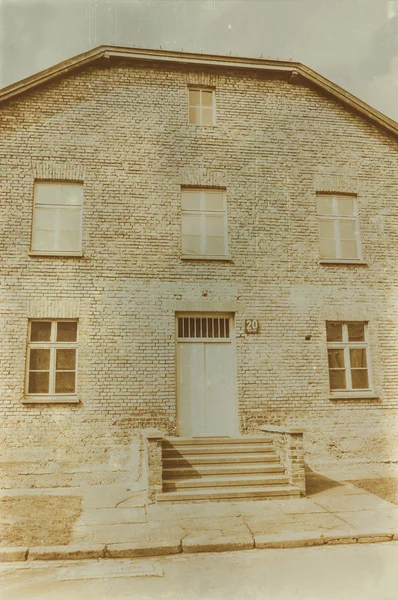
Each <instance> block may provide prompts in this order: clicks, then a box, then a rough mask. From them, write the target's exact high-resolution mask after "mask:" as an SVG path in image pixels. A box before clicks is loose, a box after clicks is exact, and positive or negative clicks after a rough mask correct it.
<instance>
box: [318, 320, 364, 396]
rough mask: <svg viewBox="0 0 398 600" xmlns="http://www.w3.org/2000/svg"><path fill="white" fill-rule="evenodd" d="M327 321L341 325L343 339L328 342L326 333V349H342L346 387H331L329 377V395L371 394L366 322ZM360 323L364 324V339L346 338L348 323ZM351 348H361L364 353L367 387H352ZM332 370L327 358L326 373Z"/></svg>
mask: <svg viewBox="0 0 398 600" xmlns="http://www.w3.org/2000/svg"><path fill="white" fill-rule="evenodd" d="M328 323H336V324H339V325H342V337H343V340H342V341H341V342H329V341H328V340H327V335H326V343H327V350H343V351H344V371H345V381H346V387H345V388H339V389H332V388H331V387H330V378H329V389H330V394H331V396H336V397H337V396H340V397H341V396H347V395H357V396H364V395H366V394H371V393H372V392H373V380H372V366H371V360H370V352H369V329H368V323H366V322H364V321H328ZM354 323H355V324H361V325H363V326H364V337H365V341H363V342H351V341H349V339H348V325H350V324H354ZM352 349H363V350H365V353H366V365H367V367H366V370H367V374H368V387H367V388H353V387H352V377H351V358H350V350H352ZM331 370H333V369H330V367H329V358H328V375H329V372H330V371H331Z"/></svg>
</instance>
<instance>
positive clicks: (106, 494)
mask: <svg viewBox="0 0 398 600" xmlns="http://www.w3.org/2000/svg"><path fill="white" fill-rule="evenodd" d="M383 469H384V471H385V472H384V473H383V472H382V471H383ZM337 477H338V478H339V481H338V480H337ZM396 477H397V472H396V470H395V471H394V470H393V468H392V467H383V466H382V467H380V466H379V467H377V466H375V465H362V466H356V467H350V468H349V469H347V470H346V471H345V472H344V473H342V472H341V469H336V470H331V469H329V470H328V471H327V470H326V469H323V470H322V474H320V473H310V474H309V475H308V480H307V483H308V494H309V495H308V497H306V498H301V499H291V500H267V501H250V502H205V503H191V504H169V505H168V504H159V505H150V506H148V507H145V495H144V493H143V492H139V491H138V492H134V491H133V490H129V489H128V488H127V487H126V486H124V485H109V486H92V487H90V488H87V489H86V490H80V491H78V490H74V491H73V490H70V491H69V490H67V489H64V490H63V492H62V493H63V494H64V495H65V496H67V494H68V492H69V494H70V495H71V496H73V494H75V496H73V497H76V494H78V493H80V494H81V495H82V496H83V503H82V509H83V510H82V512H81V514H80V516H79V518H78V519H77V520H76V521H75V523H74V525H73V528H72V530H71V535H70V539H69V541H68V543H67V544H65V545H59V546H53V545H51V546H36V547H29V548H28V547H26V546H23V547H18V548H3V549H2V550H1V551H0V560H2V561H7V560H26V559H27V560H60V559H67V558H70V559H76V558H105V557H106V558H130V557H137V556H156V555H162V554H176V553H179V552H215V551H229V550H243V549H248V548H289V547H304V546H315V545H323V544H338V543H362V542H365V543H366V542H382V541H390V540H393V539H394V540H398V506H397V505H396V504H393V503H391V502H388V501H386V500H384V499H383V498H381V497H380V495H375V494H373V493H370V492H369V491H367V490H366V489H363V487H368V488H369V485H370V486H372V484H369V482H372V481H373V482H375V484H374V486H375V487H376V488H377V482H378V481H382V480H383V481H387V480H388V481H390V480H391V481H393V482H394V483H395V484H396V482H397V479H395V478H396ZM350 480H351V481H355V482H358V483H357V485H354V483H350ZM364 482H368V484H366V485H365V484H364ZM359 484H361V485H362V487H358V485H359ZM24 492H25V493H27V492H30V493H31V494H32V495H33V493H36V494H39V495H40V493H41V494H43V495H44V494H47V495H48V493H49V490H40V491H38V490H36V491H35V492H34V491H33V490H32V491H31V490H24ZM5 493H6V492H3V495H4V494H5ZM7 493H8V495H10V492H7ZM56 493H61V492H60V490H54V491H52V494H54V495H55V494H56ZM394 493H395V492H394ZM394 497H395V498H396V496H394ZM395 501H396V499H395Z"/></svg>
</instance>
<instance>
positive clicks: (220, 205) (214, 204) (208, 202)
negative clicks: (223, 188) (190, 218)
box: [205, 192, 224, 212]
mask: <svg viewBox="0 0 398 600" xmlns="http://www.w3.org/2000/svg"><path fill="white" fill-rule="evenodd" d="M205 208H206V210H211V211H215V212H224V194H223V193H222V192H206V195H205Z"/></svg>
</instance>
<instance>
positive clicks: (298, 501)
mask: <svg viewBox="0 0 398 600" xmlns="http://www.w3.org/2000/svg"><path fill="white" fill-rule="evenodd" d="M278 508H279V511H280V512H281V513H283V514H294V513H308V514H311V513H319V512H325V509H324V508H323V507H322V506H320V505H319V504H317V502H315V501H314V500H312V499H310V498H292V499H291V500H285V501H283V502H281V503H280V504H279V505H278Z"/></svg>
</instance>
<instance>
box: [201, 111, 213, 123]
mask: <svg viewBox="0 0 398 600" xmlns="http://www.w3.org/2000/svg"><path fill="white" fill-rule="evenodd" d="M202 125H213V109H212V108H202Z"/></svg>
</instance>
